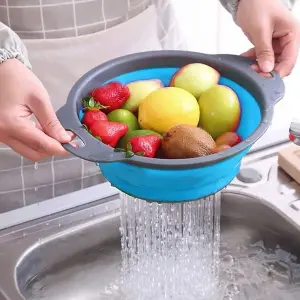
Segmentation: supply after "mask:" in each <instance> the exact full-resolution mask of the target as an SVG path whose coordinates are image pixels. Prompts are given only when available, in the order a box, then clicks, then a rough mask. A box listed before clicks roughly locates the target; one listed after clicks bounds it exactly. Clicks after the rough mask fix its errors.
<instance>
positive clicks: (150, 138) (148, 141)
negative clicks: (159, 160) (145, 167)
mask: <svg viewBox="0 0 300 300" xmlns="http://www.w3.org/2000/svg"><path fill="white" fill-rule="evenodd" d="M160 144H161V137H159V136H157V135H155V134H149V135H140V136H134V137H132V138H131V139H130V140H129V141H128V143H127V152H128V151H129V152H133V153H135V154H136V155H140V156H145V157H150V158H153V157H155V155H156V152H157V151H158V149H159V147H160Z"/></svg>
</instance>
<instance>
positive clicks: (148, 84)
mask: <svg viewBox="0 0 300 300" xmlns="http://www.w3.org/2000/svg"><path fill="white" fill-rule="evenodd" d="M127 86H128V88H129V91H130V97H129V99H128V100H127V101H126V102H125V103H124V104H123V106H122V108H123V109H127V110H129V111H131V112H132V113H135V112H137V110H138V108H139V105H140V103H141V101H142V100H144V99H145V98H146V97H147V96H148V95H149V94H151V93H152V92H154V91H156V90H157V89H160V88H162V87H163V83H162V82H161V81H160V80H159V79H151V80H138V81H134V82H130V83H128V84H127Z"/></svg>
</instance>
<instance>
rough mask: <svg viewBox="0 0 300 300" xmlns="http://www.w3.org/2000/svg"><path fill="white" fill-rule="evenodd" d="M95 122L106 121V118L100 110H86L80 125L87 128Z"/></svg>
mask: <svg viewBox="0 0 300 300" xmlns="http://www.w3.org/2000/svg"><path fill="white" fill-rule="evenodd" d="M96 121H107V116H106V114H105V113H104V112H102V111H101V110H88V111H87V112H86V113H85V114H84V117H83V119H82V123H83V124H85V125H86V126H87V127H88V128H89V127H91V126H92V125H93V123H94V122H96Z"/></svg>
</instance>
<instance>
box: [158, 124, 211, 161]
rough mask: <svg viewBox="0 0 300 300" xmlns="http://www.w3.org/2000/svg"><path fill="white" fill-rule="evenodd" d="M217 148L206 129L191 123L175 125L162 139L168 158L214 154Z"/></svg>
mask: <svg viewBox="0 0 300 300" xmlns="http://www.w3.org/2000/svg"><path fill="white" fill-rule="evenodd" d="M215 148H216V143H215V141H214V140H213V138H212V137H211V136H210V135H209V134H208V133H207V132H206V131H204V130H203V129H201V128H199V127H196V126H191V125H177V126H174V127H172V128H171V129H170V130H169V131H168V132H166V133H165V134H164V136H163V139H162V151H163V154H164V156H165V157H166V158H173V159H181V158H194V157H201V156H206V155H209V154H212V153H213V151H214V149H215Z"/></svg>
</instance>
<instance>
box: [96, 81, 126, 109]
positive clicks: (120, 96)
mask: <svg viewBox="0 0 300 300" xmlns="http://www.w3.org/2000/svg"><path fill="white" fill-rule="evenodd" d="M91 97H93V98H94V100H95V101H96V102H98V103H99V104H101V105H102V106H107V108H106V109H105V112H107V113H108V112H111V111H113V110H115V109H118V108H120V107H121V106H122V105H123V104H124V103H125V102H126V101H127V100H128V98H129V97H130V91H129V88H128V87H127V86H126V85H123V84H121V83H120V82H110V83H108V84H106V85H104V86H102V87H99V88H96V89H94V90H93V91H92V92H91Z"/></svg>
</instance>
